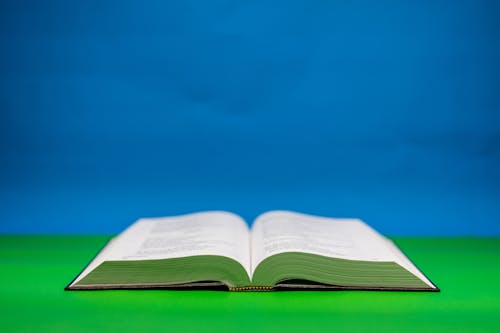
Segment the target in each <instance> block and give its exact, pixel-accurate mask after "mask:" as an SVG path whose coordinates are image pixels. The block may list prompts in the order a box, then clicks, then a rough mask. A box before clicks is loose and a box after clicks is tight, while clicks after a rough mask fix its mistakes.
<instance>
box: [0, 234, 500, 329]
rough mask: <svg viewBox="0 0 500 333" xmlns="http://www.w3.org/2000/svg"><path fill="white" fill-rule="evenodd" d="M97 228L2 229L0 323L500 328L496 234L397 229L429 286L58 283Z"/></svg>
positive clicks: (78, 265)
mask: <svg viewBox="0 0 500 333" xmlns="http://www.w3.org/2000/svg"><path fill="white" fill-rule="evenodd" d="M107 239H108V237H104V236H0V265H1V266H0V267H1V271H0V272H1V274H0V330H1V331H3V332H5V331H7V332H8V331H21V332H22V331H24V332H34V331H37V332H45V331H46V332H57V331H68V332H69V331H70V332H89V331H96V330H98V331H105V330H109V331H120V332H125V331H133V332H141V331H155V332H175V331H179V332H217V331H219V332H221V331H233V332H262V331H275V332H282V331H284V332H313V331H329V332H370V331H374V330H375V329H377V331H381V330H386V331H387V332H395V331H415V332H425V331H429V329H431V330H433V331H439V332H445V331H450V332H459V331H460V332H461V331H467V332H485V331H500V238H395V241H396V242H397V243H398V245H399V246H400V247H401V248H402V249H403V250H404V251H405V252H406V253H407V254H408V256H409V257H410V258H411V259H412V260H413V261H414V262H415V263H416V264H417V265H418V266H419V267H420V268H421V269H422V270H423V271H424V273H425V274H427V275H428V276H429V277H430V278H431V280H433V281H434V282H435V283H436V284H437V285H438V286H439V287H440V288H441V292H440V293H433V292H387V291H386V292H380V291H371V292H366V291H333V292H324V291H312V292H304V291H288V292H225V291H165V290H137V291H127V290H110V291H79V292H78V291H64V290H63V288H64V286H65V285H66V284H67V283H68V282H69V281H70V280H71V279H72V278H73V277H74V276H75V275H76V274H77V273H78V272H79V271H80V270H81V269H82V268H83V266H84V265H85V264H86V263H87V262H88V261H89V260H90V259H91V258H92V257H93V256H94V254H95V253H96V252H97V251H98V250H99V249H100V248H101V247H102V246H103V245H104V244H105V242H106V241H107Z"/></svg>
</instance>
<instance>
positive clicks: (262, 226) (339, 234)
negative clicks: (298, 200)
mask: <svg viewBox="0 0 500 333" xmlns="http://www.w3.org/2000/svg"><path fill="white" fill-rule="evenodd" d="M394 247H395V246H394V245H393V244H392V243H391V242H390V241H388V240H387V239H386V238H385V237H383V236H382V235H380V234H379V233H377V232H376V231H375V230H373V229H372V228H370V227H369V226H368V225H367V224H365V223H364V222H363V221H361V220H358V219H334V218H325V217H317V216H311V215H305V214H299V213H294V212H288V211H272V212H268V213H265V214H262V215H261V216H259V217H258V218H257V219H256V220H255V222H254V224H253V226H252V231H251V248H252V258H251V260H252V273H253V271H254V270H255V268H256V267H257V265H258V264H259V263H260V262H262V261H263V260H264V259H265V258H267V257H269V256H272V255H275V254H279V253H284V252H304V253H312V254H317V255H321V256H326V257H333V258H340V259H348V260H362V261H392V262H396V263H398V264H399V265H401V266H403V267H404V268H406V269H407V270H409V271H410V272H412V273H413V274H414V275H417V276H418V277H419V278H421V279H422V280H424V281H426V283H427V281H428V280H427V279H426V278H425V277H424V276H423V274H421V273H420V272H419V271H418V269H416V267H415V266H414V265H413V264H411V262H410V261H409V260H408V259H406V260H405V258H406V257H405V256H404V255H403V256H401V253H400V252H399V251H395V250H394ZM428 284H429V285H431V286H432V284H430V282H428Z"/></svg>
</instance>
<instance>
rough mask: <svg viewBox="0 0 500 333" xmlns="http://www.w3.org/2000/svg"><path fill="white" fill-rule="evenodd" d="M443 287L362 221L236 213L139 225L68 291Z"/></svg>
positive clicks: (97, 259)
mask: <svg viewBox="0 0 500 333" xmlns="http://www.w3.org/2000/svg"><path fill="white" fill-rule="evenodd" d="M189 287H191V288H210V287H224V288H228V289H229V290H234V291H236V290H272V289H286V288H293V289H303V288H304V289H375V290H380V289H387V290H429V291H438V290H439V289H438V288H437V287H436V286H435V285H434V284H433V283H432V282H431V281H430V280H429V279H428V278H427V277H425V276H424V274H422V272H420V270H418V269H417V267H416V266H415V265H414V264H413V263H412V262H411V261H410V260H409V259H408V258H407V257H406V256H405V255H404V254H403V253H402V252H401V251H400V250H399V249H398V248H397V246H396V245H395V244H394V243H393V242H392V241H390V240H389V239H387V238H385V237H383V236H382V235H380V234H379V233H377V232H376V231H375V230H373V229H372V228H370V227H369V226H368V225H366V224H365V223H363V222H362V221H361V220H358V219H334V218H324V217H315V216H311V215H304V214H299V213H294V212H288V211H270V212H267V213H264V214H262V215H260V216H259V217H258V218H257V219H256V220H255V221H254V223H253V225H252V228H251V229H249V228H248V225H247V223H245V221H244V220H243V219H242V218H241V217H239V216H237V215H234V214H232V213H228V212H222V211H211V212H201V213H195V214H188V215H182V216H175V217H165V218H148V219H140V220H138V221H137V222H135V223H134V224H133V225H131V226H130V227H129V228H128V229H126V230H125V231H124V232H122V233H121V234H120V235H118V236H117V237H115V238H114V239H112V240H111V241H110V242H109V243H108V244H107V245H106V247H105V248H104V249H103V250H102V251H101V252H100V253H99V254H98V255H97V256H96V257H95V258H94V260H93V261H92V262H91V263H90V264H89V265H88V266H87V267H86V268H85V269H84V270H83V271H82V272H81V273H80V274H79V275H78V276H77V277H76V278H75V279H74V280H73V281H72V282H71V283H70V284H69V285H68V286H67V287H66V289H70V290H75V289H76V290H78V289H121V288H123V289H136V288H137V289H140V288H189Z"/></svg>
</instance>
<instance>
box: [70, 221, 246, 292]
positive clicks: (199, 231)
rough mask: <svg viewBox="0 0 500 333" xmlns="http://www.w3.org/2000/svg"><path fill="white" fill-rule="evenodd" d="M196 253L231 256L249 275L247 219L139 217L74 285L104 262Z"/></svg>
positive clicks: (157, 258) (112, 242)
mask: <svg viewBox="0 0 500 333" xmlns="http://www.w3.org/2000/svg"><path fill="white" fill-rule="evenodd" d="M196 256H221V257H227V258H230V259H232V260H234V261H236V262H238V263H239V264H240V265H241V266H242V267H243V268H244V269H245V271H246V273H247V275H248V276H250V274H251V268H250V244H249V230H248V226H247V224H246V223H245V221H244V220H243V219H241V218H240V217H238V216H237V215H234V214H232V213H228V212H221V211H213V212H202V213H195V214H188V215H182V216H175V217H167V218H149V219H140V220H138V221H137V222H136V223H134V224H133V225H131V226H130V227H129V228H127V229H126V230H125V231H124V232H122V233H121V234H120V235H118V236H117V237H115V238H114V239H113V240H111V241H110V242H109V243H108V245H107V246H106V247H105V248H104V249H103V250H102V251H101V252H100V253H99V255H98V256H97V257H96V258H95V259H94V260H93V261H92V262H91V263H90V264H89V265H88V267H86V268H85V270H84V271H83V272H82V273H81V274H80V275H79V276H78V277H77V278H76V279H75V280H74V281H73V282H72V284H71V286H74V285H77V284H78V283H79V282H80V281H81V280H82V279H84V278H85V277H86V276H87V275H88V274H89V273H91V272H92V271H94V270H95V269H96V268H97V267H99V266H100V265H101V264H103V263H105V262H127V261H129V262H132V261H140V262H143V261H154V260H163V259H173V258H186V257H187V258H189V257H196ZM71 286H70V288H71Z"/></svg>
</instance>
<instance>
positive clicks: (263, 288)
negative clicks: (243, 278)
mask: <svg viewBox="0 0 500 333" xmlns="http://www.w3.org/2000/svg"><path fill="white" fill-rule="evenodd" d="M271 290H273V287H270V286H248V287H230V288H229V291H271Z"/></svg>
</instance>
